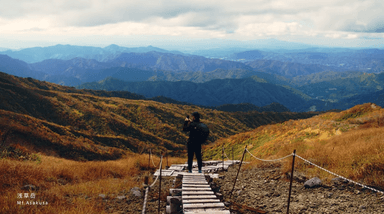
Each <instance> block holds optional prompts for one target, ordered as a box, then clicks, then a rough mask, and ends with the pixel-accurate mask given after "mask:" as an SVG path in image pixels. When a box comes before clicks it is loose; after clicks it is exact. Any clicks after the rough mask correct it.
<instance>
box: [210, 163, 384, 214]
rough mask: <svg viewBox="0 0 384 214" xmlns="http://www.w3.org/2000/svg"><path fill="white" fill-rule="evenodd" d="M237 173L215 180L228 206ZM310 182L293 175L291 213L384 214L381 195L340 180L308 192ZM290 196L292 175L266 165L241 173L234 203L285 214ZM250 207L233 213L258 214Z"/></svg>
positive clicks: (234, 170)
mask: <svg viewBox="0 0 384 214" xmlns="http://www.w3.org/2000/svg"><path fill="white" fill-rule="evenodd" d="M237 169H238V165H236V166H234V167H230V168H229V169H228V171H227V172H224V173H221V175H222V178H219V179H214V182H215V183H216V186H218V187H220V193H222V194H223V195H224V201H226V202H227V203H226V204H227V205H229V204H230V203H229V202H230V200H229V195H230V191H231V190H232V188H233V183H234V179H235V176H236V173H237ZM308 179H309V178H306V176H305V175H303V174H301V173H299V172H295V173H294V182H293V184H292V196H291V204H290V213H384V196H383V195H381V194H380V193H378V194H376V193H374V192H372V191H370V190H367V189H362V188H360V187H359V186H355V185H353V184H349V183H345V182H343V181H342V180H337V179H336V180H335V181H334V182H332V183H331V184H329V185H325V184H322V185H321V186H318V187H316V188H305V187H304V182H305V181H307V180H308ZM288 192H289V175H283V174H282V173H281V171H280V167H279V166H277V165H265V166H264V167H263V168H251V169H246V170H241V171H240V175H239V177H238V180H237V183H236V187H235V189H234V191H233V195H232V201H233V202H235V203H236V204H240V205H245V206H247V207H250V208H257V209H259V210H262V211H264V212H266V213H286V212H287V202H288ZM228 207H229V206H228ZM247 207H239V206H233V208H234V210H232V211H231V213H255V211H254V210H252V209H247Z"/></svg>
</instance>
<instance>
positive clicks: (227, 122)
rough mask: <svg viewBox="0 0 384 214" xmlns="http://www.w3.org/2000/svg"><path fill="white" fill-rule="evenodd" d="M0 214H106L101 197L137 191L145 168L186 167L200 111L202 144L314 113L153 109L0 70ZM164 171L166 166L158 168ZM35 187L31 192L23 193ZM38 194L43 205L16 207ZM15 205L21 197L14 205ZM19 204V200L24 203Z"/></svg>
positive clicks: (133, 98)
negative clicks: (194, 117)
mask: <svg viewBox="0 0 384 214" xmlns="http://www.w3.org/2000/svg"><path fill="white" fill-rule="evenodd" d="M0 100H1V102H0V175H1V176H0V191H1V192H2V194H1V195H0V207H1V213H56V212H58V213H103V212H104V213H107V211H106V210H105V207H103V204H102V203H101V200H102V199H101V198H100V197H98V195H99V194H115V195H116V194H118V193H121V192H129V190H130V188H132V187H134V186H138V187H142V182H143V179H142V176H143V175H148V174H152V173H153V172H154V170H155V168H154V167H153V165H152V166H151V165H149V163H148V155H147V153H148V150H149V149H151V151H152V153H153V154H154V157H155V158H154V162H155V163H156V164H158V163H159V162H160V160H159V156H160V155H161V154H164V153H167V154H168V156H169V160H168V161H169V165H170V164H172V163H185V162H186V158H185V152H186V151H185V150H186V146H185V142H186V140H187V135H186V133H183V132H182V130H181V129H182V124H183V121H184V118H185V116H186V115H190V114H191V113H192V112H194V111H199V112H200V113H201V115H202V117H203V118H202V121H203V122H204V123H206V124H207V125H208V126H209V127H210V129H211V135H210V137H209V139H208V144H214V143H215V141H217V140H218V139H221V138H226V137H229V136H231V135H234V134H238V133H242V132H245V131H250V130H252V129H254V128H256V127H259V126H261V125H265V124H269V123H279V122H283V121H287V120H289V119H297V118H308V117H311V116H313V115H317V114H319V113H316V112H311V113H291V112H287V113H274V112H262V113H260V112H257V111H251V112H247V113H244V112H232V113H229V112H223V111H217V110H212V109H209V108H203V107H198V106H193V105H182V104H173V103H165V104H164V103H159V102H156V101H152V100H146V99H143V98H142V96H140V95H135V94H131V93H129V92H106V91H91V90H77V89H75V88H73V87H64V86H60V85H56V84H52V83H48V82H41V81H37V80H34V79H32V78H18V77H15V76H11V75H7V74H4V73H1V72H0ZM164 166H165V164H164ZM25 185H33V186H35V187H36V188H37V189H36V190H23V189H22V188H23V187H24V186H25ZM31 192H33V193H36V199H35V201H47V202H48V203H49V205H48V206H20V205H17V201H18V199H17V197H18V193H31ZM19 200H20V199H19ZM24 200H25V199H24Z"/></svg>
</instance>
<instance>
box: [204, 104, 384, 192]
mask: <svg viewBox="0 0 384 214" xmlns="http://www.w3.org/2000/svg"><path fill="white" fill-rule="evenodd" d="M383 139H384V109H382V108H381V107H379V106H377V105H375V104H372V103H367V104H364V105H357V106H355V107H353V108H351V109H348V110H345V111H342V112H338V113H337V112H328V113H324V114H321V115H317V116H314V117H312V118H308V119H300V120H289V121H286V122H283V123H279V124H273V125H265V126H260V127H258V128H256V129H254V130H252V131H249V132H244V133H240V134H237V135H234V136H231V137H229V138H223V139H219V140H218V141H216V144H215V146H206V147H205V149H204V150H205V152H204V155H205V158H208V159H209V158H213V159H221V150H222V148H223V147H224V149H225V151H226V154H227V155H228V156H229V157H230V158H231V154H232V148H234V151H235V152H234V153H235V159H240V158H241V155H242V152H243V151H244V148H245V146H246V145H247V148H248V150H249V151H250V152H251V153H252V154H253V155H255V156H256V157H259V158H262V159H277V158H280V157H284V156H286V155H289V154H292V153H293V151H294V150H296V154H297V155H299V156H301V157H303V158H305V159H307V160H309V161H311V162H312V163H314V164H317V165H319V166H321V167H323V168H325V169H327V170H330V171H332V172H334V173H336V174H339V175H341V176H344V177H347V178H349V179H352V180H354V181H357V182H360V183H363V184H365V185H369V186H372V187H375V188H377V189H384V180H383V179H382V178H383V176H384V157H383V155H382V154H383V152H384V141H383ZM247 156H248V158H247V160H248V161H249V160H251V164H249V165H248V166H247V167H253V166H262V165H263V164H265V162H261V161H258V160H256V159H254V158H252V157H250V156H249V154H247ZM291 166H292V158H287V159H285V160H284V161H283V170H284V173H288V172H290V170H291ZM295 169H296V170H298V171H301V172H304V173H305V174H307V175H308V176H311V177H314V176H319V177H320V178H321V179H324V180H325V182H329V181H330V180H331V179H332V178H334V176H333V175H331V174H329V173H328V172H325V171H323V170H321V169H319V168H317V167H315V166H313V165H309V164H308V163H306V162H304V161H302V160H300V159H298V158H296V164H295Z"/></svg>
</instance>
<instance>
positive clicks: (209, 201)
mask: <svg viewBox="0 0 384 214" xmlns="http://www.w3.org/2000/svg"><path fill="white" fill-rule="evenodd" d="M198 203H220V199H217V198H215V199H213V198H209V199H204V198H202V199H185V200H183V204H198Z"/></svg>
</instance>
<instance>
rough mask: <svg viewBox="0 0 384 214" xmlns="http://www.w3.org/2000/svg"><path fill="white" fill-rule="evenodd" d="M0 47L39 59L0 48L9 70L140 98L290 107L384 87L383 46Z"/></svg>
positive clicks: (1, 64) (333, 104)
mask: <svg viewBox="0 0 384 214" xmlns="http://www.w3.org/2000/svg"><path fill="white" fill-rule="evenodd" d="M244 50H245V51H244ZM132 51H135V52H132ZM148 51H149V52H148ZM233 51H240V52H233ZM2 53H7V54H11V55H12V54H15V56H16V55H17V56H19V57H25V58H28V60H29V61H33V60H38V59H39V60H41V59H44V60H43V61H39V62H34V63H26V62H24V61H22V60H19V59H14V58H11V57H10V56H8V55H1V54H0V71H2V72H6V73H9V74H12V75H17V76H20V77H32V78H35V79H39V80H43V81H48V82H53V83H57V84H61V85H67V86H79V88H90V89H102V90H113V91H122V90H127V91H130V92H132V93H138V94H141V95H142V96H145V97H146V98H153V97H159V98H161V99H164V98H167V99H168V98H170V99H173V100H174V102H181V103H190V104H194V105H204V106H211V107H212V108H213V107H215V108H216V107H217V106H221V105H226V104H237V105H238V104H242V103H249V104H251V105H256V106H266V105H270V104H271V103H273V102H276V103H280V104H282V105H283V106H285V107H287V108H288V109H289V110H291V111H308V110H321V111H323V110H329V109H332V108H341V109H346V108H349V107H352V106H353V105H350V106H349V103H354V102H352V101H351V100H346V99H352V98H353V97H355V96H356V99H359V100H361V99H360V98H357V96H359V95H361V94H369V93H376V92H379V91H381V90H383V87H384V81H383V74H382V73H381V72H382V71H384V67H383V66H382V65H383V62H384V51H383V50H379V49H324V48H310V49H301V50H299V49H296V50H266V49H264V50H246V49H245V48H243V49H242V48H238V49H228V54H229V57H227V58H226V60H224V59H219V58H206V57H202V56H197V55H187V54H183V53H180V52H172V51H167V50H163V49H159V48H156V47H152V46H149V47H144V48H124V47H120V46H117V45H111V46H108V47H105V48H97V47H82V46H69V45H57V46H52V47H46V48H29V49H23V50H20V51H5V52H2ZM71 57H74V58H71ZM68 58H70V59H68ZM162 97H163V98H162ZM369 97H371V96H369ZM371 98H372V97H371ZM344 101H345V102H346V103H344V104H343V105H339V104H340V102H344ZM356 104H358V103H356ZM345 106H348V107H345ZM248 107H249V106H246V107H244V108H242V107H241V106H237V107H236V108H239V109H248ZM236 108H233V109H236ZM249 109H252V108H249Z"/></svg>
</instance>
